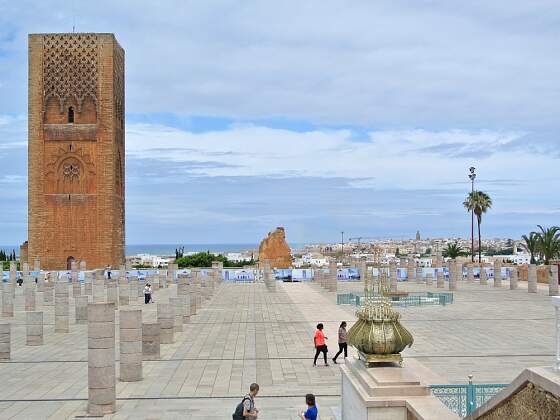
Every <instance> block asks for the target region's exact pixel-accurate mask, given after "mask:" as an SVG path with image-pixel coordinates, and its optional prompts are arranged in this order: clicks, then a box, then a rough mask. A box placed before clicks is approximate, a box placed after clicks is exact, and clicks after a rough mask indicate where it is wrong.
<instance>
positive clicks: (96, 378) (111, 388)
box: [88, 303, 117, 416]
mask: <svg viewBox="0 0 560 420" xmlns="http://www.w3.org/2000/svg"><path fill="white" fill-rule="evenodd" d="M114 306H115V305H114V304H112V303H90V304H89V305H88V414H90V415H93V416H103V415H105V414H112V413H114V412H115V411H116V408H117V406H116V389H115V385H116V379H115V308H114Z"/></svg>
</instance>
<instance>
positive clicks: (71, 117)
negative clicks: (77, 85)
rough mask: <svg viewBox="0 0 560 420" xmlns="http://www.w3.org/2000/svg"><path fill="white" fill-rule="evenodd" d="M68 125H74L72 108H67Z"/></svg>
mask: <svg viewBox="0 0 560 420" xmlns="http://www.w3.org/2000/svg"><path fill="white" fill-rule="evenodd" d="M68 123H69V124H73V123H74V108H72V107H70V108H68Z"/></svg>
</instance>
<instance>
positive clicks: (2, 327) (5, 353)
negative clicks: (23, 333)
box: [0, 322, 12, 360]
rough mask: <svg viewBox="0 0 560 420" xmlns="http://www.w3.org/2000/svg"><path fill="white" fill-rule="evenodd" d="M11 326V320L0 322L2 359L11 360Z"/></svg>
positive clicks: (0, 351)
mask: <svg viewBox="0 0 560 420" xmlns="http://www.w3.org/2000/svg"><path fill="white" fill-rule="evenodd" d="M11 328H12V325H11V324H10V323H9V322H2V323H0V360H10V346H11V334H10V330H11Z"/></svg>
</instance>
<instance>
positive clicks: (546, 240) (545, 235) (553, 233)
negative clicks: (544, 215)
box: [536, 225, 560, 265]
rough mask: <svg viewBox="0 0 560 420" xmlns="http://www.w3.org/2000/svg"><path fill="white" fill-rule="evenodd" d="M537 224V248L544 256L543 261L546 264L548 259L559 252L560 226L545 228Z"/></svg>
mask: <svg viewBox="0 0 560 420" xmlns="http://www.w3.org/2000/svg"><path fill="white" fill-rule="evenodd" d="M537 226H538V228H539V229H540V230H541V231H540V232H538V233H536V236H537V244H538V245H537V246H538V250H539V252H540V253H541V254H542V256H543V258H544V263H545V264H546V265H548V264H549V262H550V260H552V259H554V258H555V257H557V256H558V255H559V254H560V227H558V226H552V227H550V228H546V229H545V228H543V227H542V226H541V225H537Z"/></svg>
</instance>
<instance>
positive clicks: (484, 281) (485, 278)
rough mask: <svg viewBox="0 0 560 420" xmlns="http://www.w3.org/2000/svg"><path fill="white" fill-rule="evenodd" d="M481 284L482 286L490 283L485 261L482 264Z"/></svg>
mask: <svg viewBox="0 0 560 420" xmlns="http://www.w3.org/2000/svg"><path fill="white" fill-rule="evenodd" d="M480 284H481V285H482V286H486V285H487V284H488V275H487V274H486V269H485V268H484V263H482V264H480Z"/></svg>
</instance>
